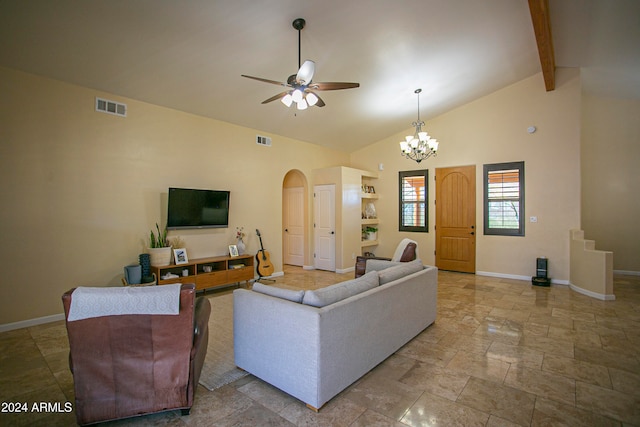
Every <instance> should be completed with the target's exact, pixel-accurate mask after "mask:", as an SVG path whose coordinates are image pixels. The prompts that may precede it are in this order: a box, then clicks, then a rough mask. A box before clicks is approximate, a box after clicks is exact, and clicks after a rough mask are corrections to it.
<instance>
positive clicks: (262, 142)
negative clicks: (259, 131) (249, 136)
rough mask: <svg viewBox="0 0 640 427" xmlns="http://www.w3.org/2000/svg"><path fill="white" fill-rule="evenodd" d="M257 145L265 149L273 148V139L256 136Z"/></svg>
mask: <svg viewBox="0 0 640 427" xmlns="http://www.w3.org/2000/svg"><path fill="white" fill-rule="evenodd" d="M256 144H258V145H264V146H265V147H271V138H269V137H268V136H260V135H256Z"/></svg>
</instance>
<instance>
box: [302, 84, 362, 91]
mask: <svg viewBox="0 0 640 427" xmlns="http://www.w3.org/2000/svg"><path fill="white" fill-rule="evenodd" d="M309 87H310V88H311V89H315V90H339V89H353V88H356V87H360V83H345V82H326V83H311V84H310V85H309Z"/></svg>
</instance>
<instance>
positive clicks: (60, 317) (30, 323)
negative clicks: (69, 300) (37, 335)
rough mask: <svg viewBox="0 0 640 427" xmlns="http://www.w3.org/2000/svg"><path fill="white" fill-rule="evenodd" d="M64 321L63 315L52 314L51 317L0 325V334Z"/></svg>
mask: <svg viewBox="0 0 640 427" xmlns="http://www.w3.org/2000/svg"><path fill="white" fill-rule="evenodd" d="M58 320H64V313H60V314H52V315H51V316H44V317H38V318H37V319H28V320H21V321H20V322H14V323H5V324H4V325H0V332H7V331H13V330H15V329H22V328H29V327H31V326H36V325H43V324H45V323H51V322H57V321H58Z"/></svg>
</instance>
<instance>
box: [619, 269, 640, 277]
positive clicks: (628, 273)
mask: <svg viewBox="0 0 640 427" xmlns="http://www.w3.org/2000/svg"><path fill="white" fill-rule="evenodd" d="M613 274H620V275H622V276H640V271H626V270H613Z"/></svg>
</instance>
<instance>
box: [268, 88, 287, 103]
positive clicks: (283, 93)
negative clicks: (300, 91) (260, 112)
mask: <svg viewBox="0 0 640 427" xmlns="http://www.w3.org/2000/svg"><path fill="white" fill-rule="evenodd" d="M288 93H289V91H286V92H281V93H279V94H277V95H273V96H272V97H271V98H269V99H265V100H264V101H262V103H263V104H268V103H270V102H273V101H276V100H278V99H282V98H284V96H285V95H286V94H288Z"/></svg>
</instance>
